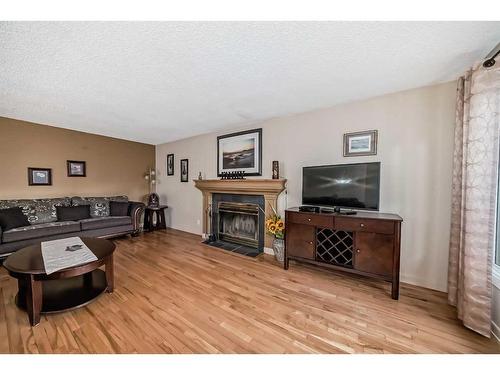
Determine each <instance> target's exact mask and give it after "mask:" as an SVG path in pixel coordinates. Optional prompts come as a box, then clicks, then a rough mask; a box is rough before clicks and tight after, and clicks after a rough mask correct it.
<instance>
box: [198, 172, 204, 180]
mask: <svg viewBox="0 0 500 375" xmlns="http://www.w3.org/2000/svg"><path fill="white" fill-rule="evenodd" d="M198 180H203V176H202V175H201V172H198Z"/></svg>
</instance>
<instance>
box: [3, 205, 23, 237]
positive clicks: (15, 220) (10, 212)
mask: <svg viewBox="0 0 500 375" xmlns="http://www.w3.org/2000/svg"><path fill="white" fill-rule="evenodd" d="M27 225H30V222H29V221H28V218H27V217H26V215H24V214H23V210H22V208H21V207H11V208H4V209H3V210H0V227H2V231H4V232H6V231H8V230H10V229H13V228H19V227H25V226H27Z"/></svg>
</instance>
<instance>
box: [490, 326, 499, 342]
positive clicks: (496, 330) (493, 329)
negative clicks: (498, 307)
mask: <svg viewBox="0 0 500 375" xmlns="http://www.w3.org/2000/svg"><path fill="white" fill-rule="evenodd" d="M491 333H492V335H493V337H494V338H496V339H497V341H498V342H499V343H500V327H499V326H497V325H496V324H495V322H491Z"/></svg>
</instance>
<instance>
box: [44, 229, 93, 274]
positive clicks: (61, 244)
mask: <svg viewBox="0 0 500 375" xmlns="http://www.w3.org/2000/svg"><path fill="white" fill-rule="evenodd" d="M41 249H42V258H43V264H44V266H45V273H46V274H47V275H50V274H51V273H54V272H57V271H60V270H63V269H65V268H69V267H75V266H79V265H81V264H85V263H90V262H94V261H96V260H97V257H96V256H95V255H94V253H93V252H92V250H90V249H89V248H88V246H87V245H85V243H84V242H83V241H82V239H81V238H80V237H70V238H63V239H60V240H53V241H43V242H42V244H41Z"/></svg>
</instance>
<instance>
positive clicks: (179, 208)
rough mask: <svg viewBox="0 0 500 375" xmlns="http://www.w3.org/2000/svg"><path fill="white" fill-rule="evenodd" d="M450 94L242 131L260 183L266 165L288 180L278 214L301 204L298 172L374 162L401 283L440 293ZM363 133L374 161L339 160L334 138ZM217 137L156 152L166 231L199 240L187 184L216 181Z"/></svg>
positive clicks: (419, 93)
mask: <svg viewBox="0 0 500 375" xmlns="http://www.w3.org/2000/svg"><path fill="white" fill-rule="evenodd" d="M455 87H456V85H455V83H454V82H450V83H445V84H440V85H436V86H431V87H424V88H420V89H415V90H410V91H405V92H400V93H395V94H390V95H385V96H381V97H377V98H372V99H369V100H365V101H361V102H355V103H350V104H345V105H339V106H335V107H332V108H328V109H323V110H318V111H314V112H308V113H304V114H300V115H294V116H290V117H283V118H277V119H273V120H269V121H265V122H263V123H260V124H256V125H254V126H252V127H248V128H258V127H262V128H263V146H264V148H263V177H267V178H269V177H270V176H271V161H272V160H279V161H280V168H281V174H282V175H283V176H284V177H285V178H287V179H288V194H287V195H286V196H285V195H283V196H282V197H281V200H280V208H281V209H283V208H284V207H285V206H286V207H292V206H297V205H299V204H300V203H301V184H302V167H303V166H308V165H324V164H337V163H352V162H364V161H380V162H381V163H382V171H381V202H380V203H381V211H382V212H394V213H398V214H400V215H401V216H402V217H403V218H404V223H403V232H402V255H401V274H402V280H403V281H405V282H409V283H413V284H417V285H421V286H426V287H429V288H432V289H437V290H443V291H444V290H446V279H447V269H448V241H449V226H450V204H451V203H450V202H451V170H452V153H453V152H452V151H453V127H454V120H455V118H454V117H455ZM367 129H378V131H379V144H378V155H376V156H370V157H356V158H344V157H343V156H342V135H343V134H344V133H345V132H351V131H358V130H367ZM230 132H232V130H231V131H226V132H222V133H219V134H224V133H230ZM219 134H208V135H203V136H198V137H193V138H189V139H185V140H181V141H177V142H173V143H167V144H163V145H159V146H157V148H156V165H157V168H158V169H159V185H158V188H157V191H158V192H159V193H160V195H161V198H162V200H163V201H165V202H167V203H168V205H169V206H170V209H169V210H168V215H169V217H168V220H169V222H168V224H169V225H170V226H172V227H174V228H178V229H182V230H185V231H189V232H193V233H201V225H200V220H201V215H202V212H201V211H202V199H201V193H200V192H199V191H198V190H196V189H195V187H194V184H193V182H192V181H191V180H192V179H194V178H196V177H197V175H198V172H199V171H201V172H202V174H203V175H204V176H205V178H215V177H216V165H217V164H216V137H217V135H219ZM168 153H174V154H175V176H165V167H166V166H165V164H166V156H167V154H168ZM183 158H188V159H189V172H190V176H189V177H190V182H189V183H181V182H180V181H179V180H180V178H179V160H180V159H183Z"/></svg>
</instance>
